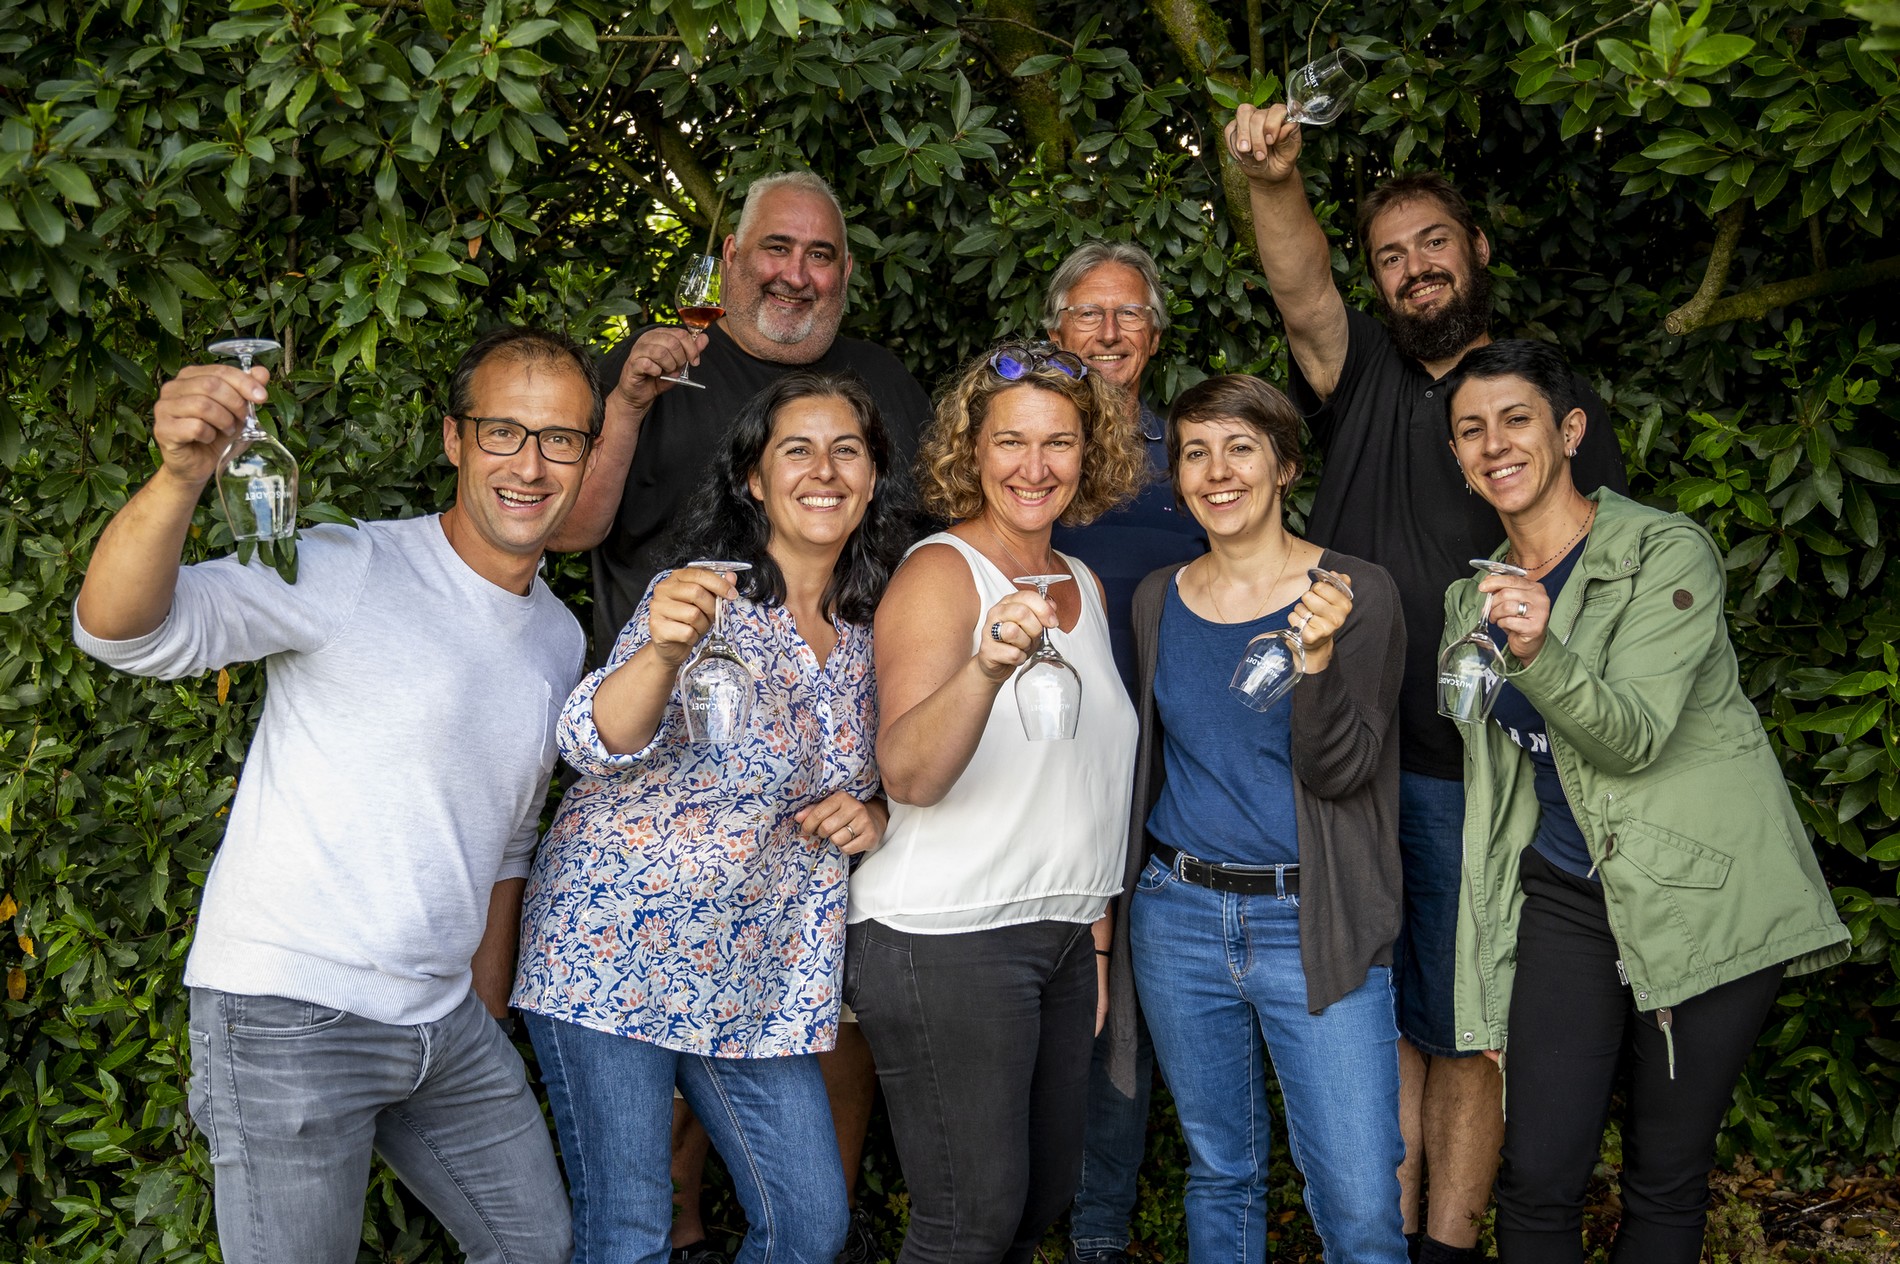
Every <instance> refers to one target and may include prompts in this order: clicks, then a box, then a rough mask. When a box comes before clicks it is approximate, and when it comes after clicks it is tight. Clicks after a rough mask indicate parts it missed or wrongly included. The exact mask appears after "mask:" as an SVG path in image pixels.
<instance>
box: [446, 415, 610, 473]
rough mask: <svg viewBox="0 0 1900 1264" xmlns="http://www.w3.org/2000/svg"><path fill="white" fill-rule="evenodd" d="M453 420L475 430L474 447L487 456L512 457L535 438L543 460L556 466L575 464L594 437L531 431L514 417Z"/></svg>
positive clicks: (561, 429)
mask: <svg viewBox="0 0 1900 1264" xmlns="http://www.w3.org/2000/svg"><path fill="white" fill-rule="evenodd" d="M456 420H458V421H465V422H467V423H468V424H470V425H471V426H474V427H475V446H476V447H478V448H480V449H481V450H482V451H484V452H486V453H488V455H490V456H513V455H514V454H515V453H517V452H519V451H521V448H522V445H523V444H525V443H527V442H528V436H529V435H533V436H534V442H535V446H536V447H538V448H540V449H541V457H542V459H543V460H547V461H552V462H554V463H555V464H556V465H575V464H578V463H579V462H580V461H582V460H583V459H585V458H586V456H587V450H588V449H589V448H591V447H593V446H594V436H592V435H590V434H588V433H587V432H586V431H585V430H571V429H569V428H568V427H566V426H544V427H542V428H541V429H539V430H530V429H528V428H527V427H526V426H524V425H522V424H521V423H520V422H518V421H516V420H515V419H514V418H513V417H459V418H457V419H456Z"/></svg>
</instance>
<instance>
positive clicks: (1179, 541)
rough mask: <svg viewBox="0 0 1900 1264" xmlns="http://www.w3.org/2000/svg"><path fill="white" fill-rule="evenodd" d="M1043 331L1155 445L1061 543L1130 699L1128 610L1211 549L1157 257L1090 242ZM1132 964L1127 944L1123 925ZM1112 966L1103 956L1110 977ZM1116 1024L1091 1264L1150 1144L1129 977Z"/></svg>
mask: <svg viewBox="0 0 1900 1264" xmlns="http://www.w3.org/2000/svg"><path fill="white" fill-rule="evenodd" d="M1042 323H1043V328H1044V329H1045V330H1047V331H1048V334H1049V338H1050V340H1051V341H1052V342H1054V343H1055V344H1056V345H1057V346H1059V347H1061V348H1062V349H1063V350H1065V351H1069V352H1072V353H1074V354H1075V355H1077V356H1079V357H1080V358H1081V360H1082V362H1083V363H1084V364H1086V365H1087V366H1088V368H1089V372H1091V373H1099V374H1101V375H1102V376H1103V377H1104V378H1106V379H1107V380H1108V381H1110V382H1112V383H1113V384H1114V385H1116V386H1118V387H1120V388H1121V390H1122V393H1123V396H1124V399H1125V401H1126V406H1127V409H1128V419H1129V421H1130V422H1131V423H1132V424H1133V425H1135V426H1136V427H1138V428H1139V429H1140V431H1141V434H1142V438H1143V439H1145V440H1146V441H1147V447H1148V462H1149V466H1150V468H1151V470H1152V472H1153V477H1152V479H1151V480H1150V481H1149V484H1148V486H1146V487H1144V488H1143V489H1142V491H1141V494H1140V495H1139V496H1137V497H1136V498H1135V499H1134V500H1133V501H1131V502H1130V503H1128V504H1127V505H1124V506H1123V507H1122V508H1120V509H1117V510H1115V511H1114V512H1112V513H1109V514H1106V515H1104V516H1103V517H1101V518H1098V519H1097V520H1096V521H1095V522H1093V523H1090V524H1089V525H1088V526H1086V527H1057V528H1056V531H1055V535H1054V538H1053V541H1052V542H1053V543H1054V545H1055V546H1056V547H1057V548H1058V549H1061V550H1063V551H1064V552H1066V553H1072V554H1074V555H1075V556H1077V557H1079V558H1081V559H1082V560H1083V561H1084V562H1087V563H1088V564H1089V566H1090V567H1091V568H1092V569H1093V570H1094V571H1095V573H1096V575H1098V576H1100V578H1101V581H1102V588H1103V590H1104V593H1105V595H1106V597H1107V614H1108V632H1109V640H1110V644H1111V646H1112V647H1113V649H1114V652H1115V666H1116V668H1117V669H1119V670H1120V672H1121V675H1122V683H1123V684H1124V685H1125V686H1126V687H1127V688H1128V690H1129V692H1130V693H1133V691H1134V684H1135V682H1134V675H1135V638H1134V628H1133V622H1132V616H1131V609H1130V607H1131V604H1132V603H1133V601H1134V597H1135V588H1136V586H1137V585H1139V584H1140V583H1141V581H1142V579H1143V578H1144V577H1146V576H1147V575H1148V573H1149V572H1151V571H1154V570H1156V569H1158V568H1160V567H1163V566H1167V565H1170V564H1173V563H1176V562H1180V561H1183V560H1185V559H1188V558H1192V557H1196V556H1198V555H1199V554H1201V553H1202V552H1203V551H1205V550H1206V548H1207V536H1206V533H1205V532H1203V531H1202V530H1201V528H1200V524H1198V523H1196V522H1195V521H1194V518H1193V516H1192V515H1191V514H1188V513H1185V512H1182V511H1181V509H1180V508H1179V507H1178V506H1177V505H1176V504H1175V503H1174V492H1173V489H1172V488H1171V487H1170V486H1169V483H1168V451H1167V444H1166V442H1165V432H1164V429H1163V422H1162V418H1161V414H1160V413H1159V412H1157V411H1156V410H1155V409H1154V408H1152V407H1150V406H1149V405H1148V404H1147V403H1146V402H1145V401H1144V400H1143V398H1142V379H1143V378H1144V377H1145V376H1146V375H1147V371H1148V361H1149V359H1150V358H1151V357H1152V356H1153V355H1154V354H1155V352H1156V351H1157V350H1159V349H1160V347H1161V340H1162V338H1163V336H1164V335H1166V333H1167V332H1168V305H1167V300H1166V298H1165V296H1164V295H1163V294H1162V292H1161V276H1160V273H1159V270H1158V269H1157V268H1156V267H1155V261H1154V258H1153V257H1152V256H1151V255H1149V253H1148V252H1147V251H1146V250H1143V249H1142V248H1141V247H1140V246H1137V245H1135V244H1133V243H1131V242H1121V241H1089V242H1085V243H1084V244H1083V245H1081V246H1079V247H1077V248H1076V249H1075V250H1073V251H1071V252H1070V253H1069V255H1068V257H1066V258H1065V259H1063V261H1062V263H1061V264H1060V265H1059V266H1058V267H1057V268H1056V270H1055V273H1054V275H1052V276H1051V277H1050V278H1049V288H1048V290H1047V292H1046V293H1045V295H1044V298H1043V318H1042ZM1116 950H1117V952H1118V953H1119V954H1121V955H1122V956H1123V958H1124V960H1125V959H1126V953H1127V936H1126V930H1125V928H1124V927H1121V926H1117V927H1116ZM1109 960H1110V959H1109V958H1108V957H1098V958H1097V969H1100V970H1107V969H1108V963H1109ZM1110 984H1111V989H1112V991H1111V990H1110V989H1104V991H1105V993H1107V994H1109V995H1110V1005H1109V1015H1108V1021H1107V1023H1106V1024H1104V1026H1103V1028H1102V1032H1101V1034H1100V1035H1099V1036H1098V1037H1096V1041H1095V1054H1094V1059H1093V1062H1092V1064H1091V1066H1090V1068H1089V1112H1088V1125H1087V1132H1086V1135H1085V1138H1084V1143H1083V1152H1082V1175H1081V1180H1080V1182H1079V1183H1078V1185H1077V1186H1076V1194H1075V1202H1074V1204H1073V1205H1072V1207H1071V1209H1070V1212H1069V1255H1068V1258H1069V1260H1071V1261H1079V1262H1083V1264H1119V1262H1120V1261H1123V1260H1125V1259H1127V1249H1128V1218H1129V1216H1130V1215H1131V1214H1132V1213H1133V1211H1134V1208H1135V1194H1136V1188H1135V1177H1136V1174H1137V1172H1138V1171H1139V1170H1140V1168H1141V1155H1142V1148H1143V1144H1144V1142H1145V1139H1146V1136H1147V1124H1148V1088H1149V1084H1150V1083H1151V1082H1152V1080H1153V1079H1154V1049H1153V1046H1152V1045H1150V1044H1149V1042H1148V1031H1147V1028H1146V1027H1145V1026H1144V1025H1143V1023H1142V1021H1141V1015H1140V1014H1139V1013H1138V1012H1137V1010H1136V1007H1135V994H1134V987H1133V982H1132V975H1130V974H1129V973H1128V971H1126V970H1125V969H1123V970H1117V971H1116V972H1115V975H1114V977H1113V978H1112V979H1111V980H1110Z"/></svg>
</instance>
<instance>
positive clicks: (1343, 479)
mask: <svg viewBox="0 0 1900 1264" xmlns="http://www.w3.org/2000/svg"><path fill="white" fill-rule="evenodd" d="M1346 324H1347V330H1348V335H1347V342H1346V363H1345V364H1344V366H1342V367H1341V369H1340V372H1339V384H1338V385H1337V386H1336V387H1334V388H1333V393H1332V395H1331V396H1329V397H1328V398H1327V399H1325V400H1324V401H1322V400H1321V399H1320V398H1319V397H1318V396H1317V395H1316V394H1314V392H1313V388H1312V387H1311V386H1309V385H1307V382H1306V378H1305V376H1304V375H1302V374H1301V372H1300V369H1299V365H1298V363H1297V362H1295V363H1294V364H1293V368H1292V372H1291V373H1290V375H1289V377H1290V381H1289V383H1288V385H1289V388H1290V393H1291V395H1292V398H1293V402H1294V403H1295V404H1296V405H1297V406H1298V407H1299V409H1300V411H1301V412H1303V413H1305V414H1306V422H1307V426H1308V427H1309V428H1310V429H1311V430H1312V433H1313V441H1314V443H1315V444H1317V445H1318V447H1319V450H1320V453H1321V454H1322V456H1323V458H1324V461H1325V465H1324V467H1323V468H1322V469H1321V471H1320V480H1319V491H1318V493H1317V494H1316V495H1315V496H1314V498H1313V510H1312V513H1311V514H1310V515H1309V516H1308V519H1307V531H1306V534H1307V537H1308V538H1309V539H1310V540H1312V542H1313V543H1315V544H1319V545H1323V546H1325V547H1326V548H1329V549H1336V550H1338V551H1339V552H1341V553H1350V554H1352V555H1354V556H1355V557H1363V558H1365V559H1366V560H1367V561H1371V562H1376V563H1378V564H1379V565H1380V566H1383V567H1384V568H1385V569H1386V570H1387V571H1388V572H1390V574H1391V576H1392V579H1393V581H1394V582H1395V583H1396V584H1398V587H1399V601H1400V604H1401V605H1402V606H1403V607H1404V609H1405V681H1404V684H1403V685H1402V686H1401V688H1400V691H1399V736H1400V748H1399V763H1400V766H1401V767H1403V768H1404V769H1405V770H1406V771H1407V772H1418V773H1425V774H1427V775H1429V776H1433V777H1444V778H1447V779H1450V780H1457V779H1459V778H1462V777H1463V776H1464V766H1463V759H1462V750H1463V748H1462V745H1461V743H1460V741H1459V738H1458V730H1457V728H1456V727H1455V726H1454V725H1453V724H1452V722H1451V721H1450V720H1447V719H1445V718H1444V717H1443V716H1441V715H1439V714H1438V695H1437V690H1436V681H1437V679H1438V642H1439V639H1440V633H1441V632H1442V631H1443V630H1444V625H1445V589H1447V588H1449V587H1450V586H1451V585H1452V584H1453V583H1454V582H1455V581H1457V580H1460V579H1463V578H1465V577H1467V576H1469V575H1470V574H1471V568H1470V566H1469V565H1467V563H1468V562H1469V561H1470V559H1472V558H1474V557H1489V556H1490V555H1491V553H1492V551H1493V550H1495V549H1496V548H1497V546H1498V543H1499V542H1500V541H1501V540H1502V539H1503V538H1504V526H1503V524H1502V523H1501V522H1499V520H1498V515H1497V511H1496V510H1494V509H1492V508H1491V505H1490V502H1489V501H1487V500H1485V499H1484V498H1483V497H1482V496H1479V495H1477V494H1476V493H1475V492H1472V491H1469V490H1467V489H1466V487H1465V481H1464V475H1463V474H1462V473H1461V472H1460V470H1459V468H1458V462H1457V459H1456V458H1455V457H1453V456H1452V453H1451V447H1450V441H1451V427H1450V425H1449V424H1448V423H1447V422H1446V420H1445V401H1444V392H1443V391H1442V390H1440V389H1439V387H1438V383H1437V382H1436V381H1435V380H1434V379H1433V378H1432V376H1431V375H1430V374H1429V373H1427V372H1426V371H1425V368H1424V366H1423V365H1421V364H1420V363H1419V362H1418V361H1416V360H1414V359H1412V358H1411V357H1409V356H1407V355H1404V354H1403V353H1401V352H1400V351H1399V349H1398V347H1396V346H1395V345H1393V342H1392V337H1391V335H1390V334H1388V333H1387V332H1386V329H1385V326H1384V325H1382V324H1380V323H1379V322H1378V321H1377V320H1375V319H1374V318H1373V317H1371V316H1368V315H1366V314H1365V313H1364V312H1358V311H1350V310H1349V311H1347V313H1346ZM1577 393H1578V399H1579V402H1580V403H1581V405H1582V407H1583V411H1584V413H1585V415H1586V416H1587V417H1588V418H1589V425H1588V427H1587V428H1586V429H1585V431H1584V435H1583V444H1582V447H1581V448H1580V449H1579V450H1578V452H1577V456H1576V459H1575V460H1574V461H1572V462H1571V467H1570V468H1571V474H1572V476H1573V477H1574V478H1575V479H1576V483H1577V489H1578V490H1579V491H1582V492H1585V493H1588V492H1592V491H1595V490H1596V489H1597V488H1599V487H1609V488H1611V489H1612V490H1614V491H1617V492H1626V491H1627V490H1628V487H1629V484H1628V481H1627V480H1626V479H1625V477H1624V474H1623V457H1622V453H1621V452H1620V451H1619V450H1618V449H1617V446H1616V435H1615V432H1614V431H1613V430H1612V429H1611V427H1610V415H1609V410H1608V409H1606V408H1605V407H1604V405H1603V400H1602V399H1601V398H1600V397H1599V396H1598V395H1597V393H1596V391H1595V390H1594V389H1592V388H1591V386H1590V384H1589V383H1588V382H1586V381H1584V379H1583V378H1582V377H1581V376H1579V377H1578V378H1577Z"/></svg>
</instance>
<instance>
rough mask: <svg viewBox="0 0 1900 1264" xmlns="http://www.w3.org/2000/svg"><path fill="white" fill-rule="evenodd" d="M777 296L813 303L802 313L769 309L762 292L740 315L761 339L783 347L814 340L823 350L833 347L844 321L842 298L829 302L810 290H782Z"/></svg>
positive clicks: (760, 291)
mask: <svg viewBox="0 0 1900 1264" xmlns="http://www.w3.org/2000/svg"><path fill="white" fill-rule="evenodd" d="M774 292H776V293H778V294H779V295H780V296H781V297H784V298H809V299H812V300H814V301H813V302H811V303H810V304H808V305H807V306H806V307H805V308H804V310H802V311H794V312H786V311H782V310H780V309H778V308H776V307H773V306H771V305H769V304H768V303H767V302H766V293H767V290H766V289H764V288H761V289H759V290H757V291H755V292H754V295H753V299H752V301H751V302H750V303H747V304H745V306H744V308H743V309H742V310H741V311H740V312H739V313H737V314H738V315H740V316H741V317H743V318H744V319H745V321H746V322H747V323H748V324H750V325H751V326H752V328H754V329H756V330H758V332H759V336H760V337H761V338H764V339H766V340H767V341H768V342H774V343H777V344H778V345H779V346H781V347H796V346H799V345H801V344H804V343H807V342H810V341H812V340H813V339H814V338H815V339H816V341H817V342H818V343H819V344H820V345H821V347H829V346H830V345H831V343H832V341H833V340H834V339H835V338H836V337H837V336H838V326H839V324H841V323H842V322H843V320H844V303H843V302H842V296H840V297H839V298H838V299H834V300H833V301H831V302H826V301H825V300H824V299H821V298H818V297H817V295H816V294H815V293H814V292H812V291H810V290H803V291H800V290H792V289H789V288H782V289H779V290H777V291H774ZM821 353H822V352H821Z"/></svg>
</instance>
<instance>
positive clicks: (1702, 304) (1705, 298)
mask: <svg viewBox="0 0 1900 1264" xmlns="http://www.w3.org/2000/svg"><path fill="white" fill-rule="evenodd" d="M1741 239H1742V204H1741V203H1740V202H1737V203H1735V204H1734V205H1733V206H1731V207H1729V208H1728V209H1727V210H1725V211H1722V212H1721V213H1720V214H1718V215H1717V216H1716V217H1715V245H1713V246H1711V247H1710V248H1709V266H1708V267H1707V269H1705V270H1704V271H1703V273H1702V284H1701V285H1698V286H1697V287H1696V291H1695V294H1694V296H1693V297H1691V298H1690V299H1689V301H1688V302H1686V303H1684V304H1683V305H1682V306H1681V307H1678V308H1677V309H1676V310H1675V311H1673V312H1670V313H1669V315H1668V316H1667V317H1665V318H1664V319H1663V328H1664V329H1667V330H1668V331H1669V332H1670V333H1672V334H1685V333H1688V332H1689V331H1690V330H1691V329H1700V328H1701V327H1702V326H1703V325H1704V324H1706V323H1707V320H1706V318H1707V316H1708V314H1709V309H1710V308H1711V307H1713V306H1714V305H1715V300H1716V298H1717V297H1718V296H1719V295H1720V294H1721V293H1722V287H1723V286H1725V285H1727V284H1728V270H1729V268H1730V267H1731V266H1733V264H1734V263H1735V243H1736V242H1738V241H1740V240H1741Z"/></svg>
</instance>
